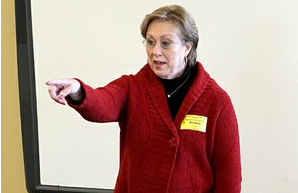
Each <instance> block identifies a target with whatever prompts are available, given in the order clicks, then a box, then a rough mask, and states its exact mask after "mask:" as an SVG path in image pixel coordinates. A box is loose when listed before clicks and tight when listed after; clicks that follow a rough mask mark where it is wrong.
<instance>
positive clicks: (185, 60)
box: [184, 56, 188, 66]
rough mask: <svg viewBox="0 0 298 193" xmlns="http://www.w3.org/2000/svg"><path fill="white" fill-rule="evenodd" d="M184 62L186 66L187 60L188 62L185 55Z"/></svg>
mask: <svg viewBox="0 0 298 193" xmlns="http://www.w3.org/2000/svg"><path fill="white" fill-rule="evenodd" d="M184 62H185V66H187V62H188V59H187V56H185V57H184Z"/></svg>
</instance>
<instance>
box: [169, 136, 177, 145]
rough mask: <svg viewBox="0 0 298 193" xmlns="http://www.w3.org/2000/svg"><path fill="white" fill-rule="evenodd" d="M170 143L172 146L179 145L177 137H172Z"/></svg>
mask: <svg viewBox="0 0 298 193" xmlns="http://www.w3.org/2000/svg"><path fill="white" fill-rule="evenodd" d="M169 144H170V146H172V147H175V146H176V145H177V139H175V137H172V138H171V139H170V140H169Z"/></svg>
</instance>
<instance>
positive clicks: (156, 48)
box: [152, 42, 162, 55]
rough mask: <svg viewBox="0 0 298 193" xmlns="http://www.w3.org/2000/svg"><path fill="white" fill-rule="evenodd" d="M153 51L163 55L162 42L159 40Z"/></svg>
mask: <svg viewBox="0 0 298 193" xmlns="http://www.w3.org/2000/svg"><path fill="white" fill-rule="evenodd" d="M152 52H153V54H155V55H161V54H162V47H161V45H160V42H157V43H156V44H155V45H154V47H153V48H152Z"/></svg>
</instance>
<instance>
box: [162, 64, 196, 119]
mask: <svg viewBox="0 0 298 193" xmlns="http://www.w3.org/2000/svg"><path fill="white" fill-rule="evenodd" d="M196 68H197V66H196V65H195V66H194V67H192V68H189V67H187V68H186V69H185V71H184V73H183V74H182V75H181V76H179V77H178V78H175V79H170V80H168V79H161V81H162V84H163V87H164V89H165V92H166V93H165V95H166V98H167V102H168V106H169V109H170V113H171V116H172V119H173V120H174V119H175V116H176V114H177V113H178V111H179V108H180V106H181V104H182V101H183V99H184V97H185V96H186V93H187V91H188V89H189V88H190V86H191V85H192V83H193V81H194V79H195V77H196ZM182 84H183V85H182ZM180 85H182V86H181V87H180V88H179V89H177V88H178V87H179V86H180ZM176 89H177V90H176ZM175 90H176V91H175ZM173 91H175V92H174V93H173V94H172V95H171V96H170V97H168V96H167V95H168V94H170V93H172V92H173Z"/></svg>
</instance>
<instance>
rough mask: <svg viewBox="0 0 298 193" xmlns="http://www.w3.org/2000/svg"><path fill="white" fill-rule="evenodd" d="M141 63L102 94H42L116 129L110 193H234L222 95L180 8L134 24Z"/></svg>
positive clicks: (236, 169) (232, 148)
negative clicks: (115, 172) (200, 57)
mask: <svg viewBox="0 0 298 193" xmlns="http://www.w3.org/2000/svg"><path fill="white" fill-rule="evenodd" d="M141 34H142V36H143V37H144V40H143V44H144V46H145V48H146V52H147V64H145V65H144V67H143V68H142V69H140V71H139V72H137V73H136V74H135V75H124V76H122V77H120V78H118V79H116V80H114V81H112V82H111V83H109V84H108V85H106V86H104V87H98V88H92V87H90V86H88V85H87V84H85V83H84V82H83V81H82V80H80V79H57V80H50V81H48V82H47V83H46V84H47V85H48V86H49V94H50V96H51V98H52V99H53V100H55V101H56V102H58V103H60V104H68V105H69V106H71V107H72V108H74V109H75V110H76V111H78V112H79V113H80V114H81V115H82V117H83V118H85V119H86V120H89V121H93V122H118V123H119V127H120V167H119V174H118V177H117V182H116V185H115V193H239V192H240V190H241V161H240V147H239V132H238V125H237V119H236V115H235V111H234V108H233V105H232V102H231V99H230V97H229V96H228V94H227V93H226V92H225V91H224V90H223V89H222V88H221V87H220V86H219V85H218V84H217V83H216V82H215V81H214V80H213V79H212V78H211V77H210V75H209V74H208V73H207V72H206V71H205V69H204V68H203V66H202V64H201V63H200V62H198V61H197V52H196V49H197V45H198V41H199V37H198V30H197V27H196V24H195V21H194V19H193V18H192V17H191V15H190V14H189V13H188V12H187V11H186V10H185V9H184V8H183V7H181V6H178V5H171V6H164V7H161V8H159V9H157V10H155V11H153V12H152V13H150V14H148V15H146V17H145V19H144V20H143V22H142V24H141Z"/></svg>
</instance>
